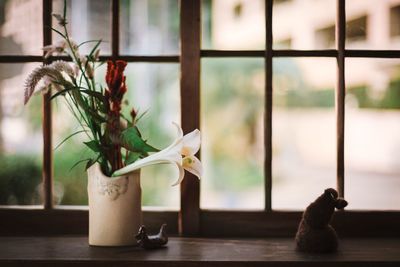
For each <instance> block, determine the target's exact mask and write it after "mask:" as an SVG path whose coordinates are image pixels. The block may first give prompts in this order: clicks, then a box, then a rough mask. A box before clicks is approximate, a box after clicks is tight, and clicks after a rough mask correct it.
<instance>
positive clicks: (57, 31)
mask: <svg viewBox="0 0 400 267" xmlns="http://www.w3.org/2000/svg"><path fill="white" fill-rule="evenodd" d="M51 30H52V31H54V32H56V33H58V34H59V35H61V37H62V38H64V39H67V36H65V35H64V34H63V33H61V32H60V31H59V30H56V29H54V28H51Z"/></svg>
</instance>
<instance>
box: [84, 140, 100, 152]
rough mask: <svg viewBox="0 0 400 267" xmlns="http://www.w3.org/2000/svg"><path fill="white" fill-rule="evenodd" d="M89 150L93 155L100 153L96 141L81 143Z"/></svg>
mask: <svg viewBox="0 0 400 267" xmlns="http://www.w3.org/2000/svg"><path fill="white" fill-rule="evenodd" d="M83 143H84V144H85V145H86V146H87V147H88V148H90V150H92V151H93V152H95V153H99V152H101V145H100V144H99V142H98V141H96V140H92V141H89V142H83Z"/></svg>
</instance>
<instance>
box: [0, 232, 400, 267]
mask: <svg viewBox="0 0 400 267" xmlns="http://www.w3.org/2000/svg"><path fill="white" fill-rule="evenodd" d="M0 266H2V267H3V266H56V267H62V266H185V267H186V266H189V267H190V266H224V267H229V266H400V239H345V240H341V243H340V250H339V251H338V252H337V253H335V254H326V255H309V254H302V253H299V252H296V251H295V246H294V242H293V240H292V239H288V238H281V239H277V238H273V239H210V238H170V242H169V244H168V246H167V247H166V248H163V249H158V250H152V251H145V250H142V249H141V248H138V247H121V248H104V247H89V246H88V244H87V238H86V237H71V236H69V237H0Z"/></svg>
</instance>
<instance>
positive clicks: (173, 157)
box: [112, 123, 203, 186]
mask: <svg viewBox="0 0 400 267" xmlns="http://www.w3.org/2000/svg"><path fill="white" fill-rule="evenodd" d="M174 125H175V126H176V128H177V130H178V137H177V138H176V139H175V140H174V142H173V143H172V144H171V145H170V146H168V147H167V148H165V149H163V150H161V151H159V152H157V153H154V154H152V155H150V156H148V157H146V158H144V159H139V160H137V161H135V162H134V163H132V164H129V165H127V166H125V167H124V168H121V169H119V170H117V171H115V172H114V173H113V175H112V176H120V175H124V174H127V173H130V172H132V171H135V170H138V169H140V168H143V167H146V166H150V165H155V164H161V163H169V164H173V165H175V166H176V167H177V168H178V171H179V178H178V180H177V181H176V182H175V183H174V184H173V186H175V185H178V184H180V183H181V182H182V180H183V178H184V170H187V171H189V172H191V173H193V174H194V175H196V176H197V177H199V178H200V177H201V176H202V174H203V168H202V165H201V162H200V160H199V159H198V158H196V157H195V156H194V154H196V153H197V151H198V150H199V148H200V131H199V130H197V129H196V130H194V131H192V132H190V133H188V134H187V135H185V136H183V131H182V129H181V127H179V126H178V125H177V124H176V123H174ZM182 155H183V156H184V157H183V158H182Z"/></svg>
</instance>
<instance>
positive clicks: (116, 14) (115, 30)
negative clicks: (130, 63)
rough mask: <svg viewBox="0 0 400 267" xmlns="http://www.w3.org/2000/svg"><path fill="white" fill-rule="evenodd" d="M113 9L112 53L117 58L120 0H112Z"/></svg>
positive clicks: (114, 58) (113, 57)
mask: <svg viewBox="0 0 400 267" xmlns="http://www.w3.org/2000/svg"><path fill="white" fill-rule="evenodd" d="M111 9H112V12H111V21H112V22H111V23H112V25H111V35H112V36H111V54H112V59H113V60H116V59H117V58H118V56H119V0H112V7H111Z"/></svg>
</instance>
